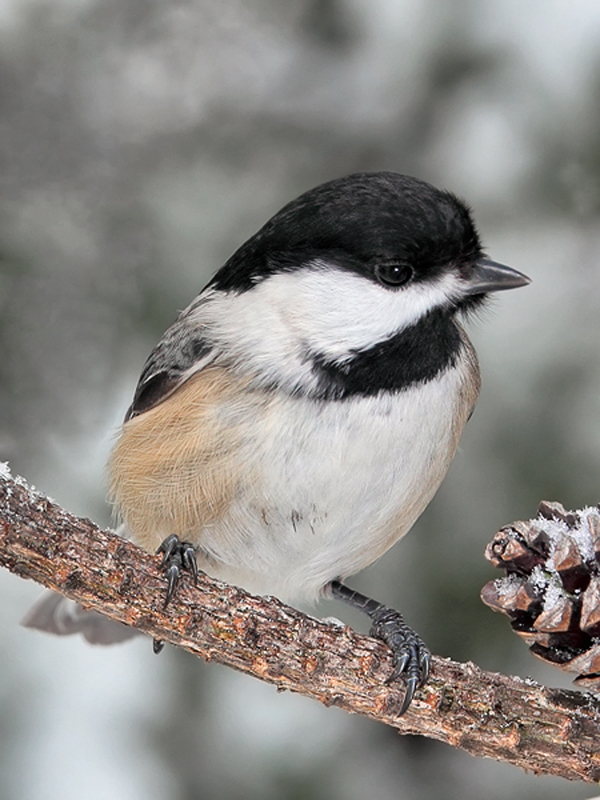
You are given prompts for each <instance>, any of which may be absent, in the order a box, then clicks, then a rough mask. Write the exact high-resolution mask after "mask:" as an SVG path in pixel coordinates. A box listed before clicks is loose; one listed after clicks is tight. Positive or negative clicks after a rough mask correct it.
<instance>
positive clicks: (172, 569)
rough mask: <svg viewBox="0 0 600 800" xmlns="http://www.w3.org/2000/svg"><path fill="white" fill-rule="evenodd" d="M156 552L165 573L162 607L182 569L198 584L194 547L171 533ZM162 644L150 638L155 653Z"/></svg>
mask: <svg viewBox="0 0 600 800" xmlns="http://www.w3.org/2000/svg"><path fill="white" fill-rule="evenodd" d="M156 552H157V553H162V554H163V559H162V562H161V565H160V569H161V570H162V572H166V573H167V593H166V595H165V602H164V605H163V608H166V607H167V606H168V605H169V602H170V600H171V598H172V597H173V595H174V594H175V590H176V589H177V584H178V583H179V579H180V578H181V573H182V571H183V570H187V571H188V572H191V573H192V575H193V577H194V585H197V584H198V564H197V562H196V548H195V547H194V545H193V544H192V543H191V542H182V541H181V540H180V538H179V536H177V534H175V533H172V534H171V535H170V536H167V538H166V539H165V540H164V542H161V544H160V546H159V548H158V550H157V551H156ZM164 646H165V645H164V642H163V640H162V639H153V640H152V649H153V651H154V652H155V653H156V654H157V655H158V654H159V653H160V652H161V650H162V649H163V647H164Z"/></svg>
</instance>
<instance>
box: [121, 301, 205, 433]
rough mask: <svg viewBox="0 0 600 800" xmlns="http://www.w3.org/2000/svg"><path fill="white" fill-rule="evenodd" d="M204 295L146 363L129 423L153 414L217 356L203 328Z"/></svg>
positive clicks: (176, 322) (128, 414) (167, 331)
mask: <svg viewBox="0 0 600 800" xmlns="http://www.w3.org/2000/svg"><path fill="white" fill-rule="evenodd" d="M203 302H204V297H203V295H199V297H198V298H197V299H196V300H195V301H194V302H193V303H192V305H190V306H189V308H187V309H186V310H185V311H183V312H182V313H181V314H180V316H179V317H178V319H177V320H176V321H175V322H174V323H173V324H172V325H171V327H170V328H168V329H167V330H166V331H165V333H164V335H163V337H162V339H161V340H160V341H159V343H158V344H157V345H156V347H155V348H154V350H153V351H152V352H151V353H150V355H149V356H148V358H147V359H146V363H145V364H144V367H143V369H142V374H141V375H140V379H139V381H138V384H137V387H136V390H135V394H134V397H133V402H132V404H131V406H130V407H129V409H128V410H127V414H126V415H125V422H127V421H128V420H130V419H132V418H133V417H137V416H138V415H139V414H143V413H144V412H145V411H149V410H150V409H151V408H154V407H155V406H157V405H158V404H159V403H162V401H163V400H165V399H166V398H167V397H169V396H170V395H171V394H173V392H174V391H175V390H176V389H178V388H179V387H180V386H181V385H182V384H183V383H185V382H186V381H187V380H188V379H189V378H190V377H191V376H192V375H195V374H196V373H197V372H199V371H200V370H201V369H204V367H206V366H208V365H209V364H211V363H212V362H213V360H214V358H215V357H216V355H217V351H216V348H215V347H214V345H213V344H211V343H210V341H209V339H208V337H207V334H206V326H204V325H203V324H202V321H201V312H202V306H203Z"/></svg>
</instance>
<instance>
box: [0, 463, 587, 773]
mask: <svg viewBox="0 0 600 800" xmlns="http://www.w3.org/2000/svg"><path fill="white" fill-rule="evenodd" d="M158 563H159V562H158V558H157V557H155V556H152V555H149V554H148V553H146V552H144V551H143V550H140V549H139V548H138V547H136V546H135V545H133V544H132V543H131V542H128V541H125V540H124V539H122V538H121V537H119V536H117V535H115V534H114V533H113V532H111V531H107V530H100V529H99V528H97V527H96V526H95V525H94V524H93V523H92V522H90V520H88V519H80V518H78V517H75V516H73V515H72V514H69V513H68V512H66V511H65V510H63V509H62V508H60V507H59V506H57V505H56V504H54V503H53V502H51V501H50V500H49V499H47V498H45V497H43V496H41V495H39V494H37V493H36V492H33V491H31V490H30V489H28V488H27V486H26V485H25V484H24V483H23V482H22V481H20V480H17V481H13V480H11V479H10V478H9V477H8V476H6V475H2V473H0V564H2V565H3V566H5V567H6V568H7V569H9V570H11V571H12V572H14V573H16V574H17V575H20V576H21V577H23V578H31V579H32V580H35V581H37V582H38V583H41V584H43V585H44V586H47V587H49V588H51V589H55V590H57V591H59V592H61V593H62V594H64V595H66V596H68V597H70V598H72V599H74V600H78V601H79V602H80V603H82V604H83V605H84V606H85V607H88V608H94V609H96V610H97V611H101V612H102V613H104V614H106V615H107V616H109V617H111V618H113V619H115V620H120V621H121V622H124V623H126V624H128V625H133V626H135V627H136V628H139V629H140V630H142V631H144V632H146V633H148V634H149V635H151V636H155V637H158V638H160V639H163V640H165V641H166V642H169V643H171V644H173V645H177V646H179V647H185V648H186V649H187V650H189V651H190V652H192V653H194V654H196V655H198V656H200V657H201V658H204V659H206V660H208V661H210V660H214V661H218V662H220V663H222V664H226V665H227V666H230V667H233V668H234V669H238V670H240V671H242V672H247V673H249V674H251V675H254V676H255V677H257V678H260V679H261V680H265V681H268V682H270V683H273V684H275V685H276V686H277V687H278V689H281V690H285V689H289V690H290V691H294V692H299V693H300V694H304V695H307V696H308V697H313V698H314V699H315V700H319V701H320V702H321V703H324V704H325V705H327V706H330V705H335V706H338V707H340V708H344V709H345V710H346V711H349V712H353V713H356V714H363V715H364V716H367V717H371V718H372V719H376V720H379V721H380V722H384V723H386V724H387V725H391V726H393V727H395V728H397V729H398V731H399V732H401V733H416V734H421V735H423V736H430V737H432V738H435V739H439V740H440V741H442V742H447V743H448V744H450V745H453V746H454V747H460V748H463V749H464V750H466V751H467V752H469V753H471V754H473V755H477V756H487V757H490V758H495V759H498V760H501V761H508V762H510V763H511V764H515V765H517V766H520V767H522V768H523V769H526V770H530V771H533V772H536V773H545V774H552V775H560V776H562V777H564V778H568V779H571V780H583V781H590V782H593V781H598V780H600V713H599V712H600V701H599V700H598V699H597V698H595V697H594V696H593V695H590V694H582V693H579V692H573V691H563V690H556V689H548V688H545V687H543V686H540V685H538V684H536V683H534V682H532V681H524V680H521V679H519V678H514V677H507V676H504V675H499V674H494V673H489V672H484V671H483V670H481V669H479V668H478V667H477V666H475V665H474V664H471V663H468V664H458V663H455V662H452V661H450V660H447V659H442V658H434V659H433V670H432V676H431V679H430V681H429V683H428V684H427V686H426V687H424V688H423V689H421V690H420V691H419V692H418V693H417V697H416V699H415V700H414V702H413V704H412V706H411V708H410V709H409V711H408V712H407V714H406V716H404V717H401V718H398V717H397V716H396V714H395V712H396V710H397V709H398V708H399V706H400V703H401V700H402V696H403V690H402V684H401V683H396V684H394V685H392V686H387V685H386V684H385V679H386V677H387V676H388V675H389V673H390V669H391V655H390V653H389V651H388V649H387V648H386V646H385V645H383V644H381V643H380V642H377V641H376V640H374V639H371V638H369V637H367V636H363V635H360V634H357V633H355V632H354V631H352V630H351V629H349V628H347V627H342V626H335V625H333V624H330V623H326V622H322V621H320V620H317V619H313V618H312V617H309V616H306V615H305V614H302V613H300V612H298V611H295V610H294V609H292V608H289V607H288V606H285V605H283V604H282V603H280V602H278V601H277V600H274V599H265V598H259V597H254V596H252V595H249V594H248V593H246V592H244V591H242V590H241V589H237V588H235V587H233V586H228V585H226V584H223V583H220V582H218V581H215V580H212V579H210V578H208V577H206V576H204V575H201V576H200V580H199V585H198V587H197V588H195V587H194V586H192V585H190V581H186V580H184V581H183V582H182V585H181V587H180V589H179V590H178V592H177V595H176V597H175V598H174V600H173V601H172V603H171V605H170V606H169V607H168V609H167V610H166V611H165V610H164V609H163V607H162V605H163V598H164V592H165V578H164V576H163V575H162V574H161V573H160V572H159V571H158V569H157V566H158ZM148 657H149V658H150V657H151V656H150V654H149V656H148Z"/></svg>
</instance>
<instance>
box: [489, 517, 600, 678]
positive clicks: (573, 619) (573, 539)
mask: <svg viewBox="0 0 600 800" xmlns="http://www.w3.org/2000/svg"><path fill="white" fill-rule="evenodd" d="M485 556H486V558H487V559H488V561H491V563H492V564H493V565H494V566H495V567H500V568H502V569H505V570H506V576H505V577H504V578H499V579H497V580H495V581H490V583H488V584H486V585H485V586H484V587H483V589H482V591H481V599H482V600H483V602H484V603H485V604H486V605H488V606H489V607H490V608H492V609H493V610H494V611H501V612H502V613H503V614H506V615H507V616H508V617H510V620H511V626H512V629H513V630H514V631H515V633H517V634H518V635H519V636H521V638H523V639H524V640H525V642H526V643H527V644H528V645H529V648H530V650H531V652H532V653H533V654H534V655H536V656H538V658H541V659H542V660H543V661H546V662H548V663H550V664H553V665H555V666H557V667H560V668H561V669H564V670H566V671H568V672H574V673H576V674H577V678H575V681H574V682H575V683H576V684H577V685H578V686H581V687H584V688H589V689H596V690H597V691H600V511H599V508H598V507H596V508H585V509H583V510H582V511H576V512H567V511H565V509H564V508H563V507H562V506H561V504H560V503H547V502H543V503H540V506H539V508H538V516H537V517H536V519H533V520H530V521H529V522H515V523H513V524H512V525H507V526H506V527H504V528H502V529H501V530H500V531H498V533H497V534H496V535H495V536H494V538H493V540H492V541H491V542H490V543H489V544H488V546H487V548H486V551H485Z"/></svg>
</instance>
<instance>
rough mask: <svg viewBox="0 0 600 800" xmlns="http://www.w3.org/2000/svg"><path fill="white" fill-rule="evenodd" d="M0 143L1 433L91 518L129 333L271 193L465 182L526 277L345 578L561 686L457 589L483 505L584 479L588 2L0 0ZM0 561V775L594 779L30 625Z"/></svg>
mask: <svg viewBox="0 0 600 800" xmlns="http://www.w3.org/2000/svg"><path fill="white" fill-rule="evenodd" d="M0 161H1V169H0V460H9V461H10V463H11V467H12V469H13V472H15V473H20V474H23V475H24V476H26V477H27V479H28V480H29V481H30V482H31V483H33V484H35V485H36V486H37V487H38V488H39V489H40V490H42V491H44V492H47V493H49V494H50V495H51V496H52V497H54V498H55V499H56V500H57V501H59V502H61V503H62V504H64V505H65V506H67V507H68V508H69V509H70V510H72V511H74V512H76V513H79V514H83V515H86V516H89V517H92V518H93V519H94V520H96V521H97V522H98V523H100V524H103V525H105V524H109V522H110V511H109V509H108V508H107V506H106V503H105V500H104V495H105V484H104V474H103V469H104V462H105V459H106V455H107V453H108V450H109V448H110V444H111V441H112V438H113V436H114V432H115V429H116V427H117V426H118V424H119V423H120V421H121V419H122V416H123V413H124V411H125V409H126V407H127V405H128V404H129V402H130V398H131V394H132V391H133V388H134V385H135V383H136V380H137V376H138V374H139V370H140V368H141V365H142V363H143V361H144V359H145V357H146V355H147V354H148V352H149V351H150V349H151V348H152V346H153V345H154V344H155V342H156V341H157V339H158V338H159V336H160V334H161V333H162V331H163V330H164V329H165V328H166V326H167V325H168V324H169V323H170V322H171V321H172V320H173V318H174V316H175V315H176V312H177V310H178V309H181V308H183V307H184V306H185V305H187V303H188V302H189V301H190V300H191V299H192V298H193V296H194V295H195V294H196V293H197V292H198V290H199V289H200V288H201V287H202V286H203V284H204V283H205V281H206V280H207V279H208V277H209V276H210V274H211V273H212V272H213V271H214V270H215V269H216V268H218V267H219V266H220V265H221V264H222V263H223V261H224V260H225V259H226V258H227V256H228V255H229V254H230V253H231V252H232V251H233V250H234V249H235V248H236V247H237V246H238V245H239V244H241V243H242V242H243V241H244V240H245V239H246V238H247V237H248V236H249V235H250V234H252V233H253V232H254V231H255V230H256V229H257V228H258V227H259V226H260V225H261V224H262V223H263V222H264V221H265V220H266V219H267V218H268V217H269V216H270V215H271V214H272V213H274V212H275V211H277V210H278V208H279V207H280V206H281V205H282V204H283V203H284V202H287V201H288V200H289V199H291V198H293V197H294V196H296V195H297V194H298V193H300V192H301V191H303V190H305V189H307V188H309V187H311V186H313V185H316V184H317V183H320V182H322V181H324V180H327V179H329V178H333V177H336V176H339V175H342V174H344V173H348V172H352V171H357V170H377V169H392V170H397V171H400V172H407V173H410V174H414V175H417V176H419V177H421V178H423V179H426V180H429V181H431V182H432V183H434V184H436V185H438V186H440V187H442V188H446V189H450V190H452V191H454V192H456V193H457V194H459V195H462V196H463V197H465V198H466V199H467V201H468V202H469V203H470V205H471V206H472V207H473V209H474V213H475V216H476V219H477V221H478V224H479V228H480V230H481V233H482V236H483V239H484V241H485V243H486V245H487V247H488V252H489V254H490V255H491V256H492V257H493V258H495V259H497V260H499V261H503V262H505V263H507V264H510V265H512V266H514V267H516V268H517V269H519V270H522V271H524V272H526V273H527V274H529V275H530V276H531V277H532V278H533V280H534V282H533V284H532V286H531V287H529V288H527V289H522V290H519V291H516V292H511V293H507V294H503V295H501V296H498V297H497V298H496V299H495V301H494V303H493V306H492V309H491V310H490V311H488V312H487V313H485V314H484V316H483V318H482V319H481V320H479V321H475V322H474V323H472V324H471V326H470V331H471V335H472V338H473V340H474V342H475V343H476V346H477V349H478V352H479V355H480V360H481V363H482V372H483V380H484V385H483V391H482V395H481V398H480V401H479V405H478V407H477V411H476V413H475V416H474V418H473V420H472V421H471V423H470V424H469V426H468V430H467V432H466V433H465V435H464V437H463V440H462V444H461V450H460V452H459V454H458V456H457V458H456V460H455V462H454V464H453V466H452V468H451V470H450V473H449V475H448V478H447V480H446V482H445V483H444V485H443V487H442V489H441V490H440V492H439V493H438V496H437V497H436V499H435V500H434V502H433V503H432V505H431V506H430V508H429V509H428V511H427V512H426V514H425V515H424V516H423V517H422V519H421V520H420V521H419V523H418V525H417V526H416V528H415V530H414V531H413V532H412V533H411V535H410V536H409V537H408V538H407V539H406V540H404V541H403V542H402V543H401V544H400V545H399V546H397V547H396V548H394V550H392V551H391V552H390V553H388V554H387V555H386V556H385V557H384V558H383V559H382V560H381V561H380V562H379V563H378V564H376V565H374V566H372V567H371V568H370V569H368V570H366V571H365V573H363V574H362V575H361V576H358V577H357V578H356V579H354V580H353V585H355V586H356V587H357V588H360V589H363V590H365V591H367V592H371V593H373V594H376V596H377V597H378V598H380V599H382V600H384V601H385V602H388V603H390V604H392V605H396V606H397V607H398V608H400V609H402V610H403V611H404V612H405V613H406V616H407V617H408V619H409V621H410V622H411V623H412V624H413V625H414V626H415V627H416V628H417V630H419V632H420V633H421V634H422V635H423V636H424V638H425V639H426V641H427V642H428V644H429V645H430V646H431V648H432V650H433V651H434V652H436V653H439V654H442V655H448V656H452V657H453V658H457V659H463V660H466V659H471V660H473V661H475V662H477V663H478V664H480V665H481V666H482V667H485V668H488V669H493V670H501V671H505V672H508V673H513V674H519V675H522V676H525V675H530V676H532V677H534V678H536V679H537V680H541V681H543V682H546V683H549V684H552V685H555V686H557V685H558V686H568V685H569V679H568V677H563V676H562V674H561V673H559V672H557V671H555V670H552V669H550V668H547V667H545V666H544V665H542V664H541V663H539V662H537V661H536V660H535V659H534V658H533V657H532V656H530V655H529V653H528V651H527V649H526V647H525V646H524V645H523V644H522V643H521V642H519V641H518V640H517V637H515V636H514V635H513V634H512V633H511V631H510V629H509V625H508V623H507V621H506V620H505V619H504V618H502V617H500V616H498V615H494V614H492V612H490V611H489V610H488V609H487V608H485V607H484V606H483V605H482V604H481V602H480V600H479V591H480V588H481V586H482V585H483V584H484V583H485V582H486V581H487V580H489V579H490V578H492V577H494V572H493V570H492V569H491V567H489V565H488V564H487V563H486V562H485V560H484V558H483V550H484V547H485V544H486V543H487V541H488V540H489V539H490V538H491V537H492V535H493V534H494V532H495V531H496V530H497V529H498V527H500V526H501V525H503V524H505V523H508V522H510V521H512V520H514V519H518V518H525V519H526V518H529V517H530V516H532V515H533V514H534V513H535V509H536V507H537V503H538V501H539V500H540V499H548V500H560V501H561V502H562V503H563V504H564V505H565V506H566V507H567V508H576V507H581V506H584V505H589V504H594V503H597V502H598V501H600V485H599V484H600V481H599V478H600V336H599V334H600V313H599V307H600V227H599V221H600V3H597V2H594V1H593V0H589V2H584V1H583V0H572V1H571V2H566V0H528V2H527V3H523V2H519V1H518V0H503V2H502V3H498V2H494V0H455V1H454V2H452V3H450V2H441V0H297V2H295V3H282V2H281V0H247V1H246V2H244V0H226V1H225V0H220V1H219V0H210V1H209V0H169V1H168V2H167V1H166V0H0ZM0 592H1V593H2V601H3V602H2V609H1V613H0V636H1V638H2V642H3V659H2V661H3V667H2V670H1V673H0V797H2V798H3V800H40V799H41V798H43V800H55V798H56V799H58V798H60V800H80V798H82V797H84V798H86V800H108V798H111V800H114V798H118V800H142V798H143V800H159V799H161V798H167V797H168V798H172V799H173V800H200V799H201V798H202V799H204V798H207V799H208V800H213V799H214V800H217V799H218V800H229V799H231V800H237V798H244V799H245V800H246V799H248V800H254V798H256V800H259V798H260V800H263V799H264V800H270V799H271V798H273V800H325V798H326V799H327V800H364V798H365V797H369V798H372V800H388V798H389V800H392V799H393V800H429V798H432V797H436V798H437V797H440V798H442V797H443V798H445V800H446V799H447V800H454V799H455V798H456V799H458V798H460V800H479V799H480V798H481V797H486V798H488V800H500V798H504V797H506V796H512V797H516V798H519V800H541V798H544V799H545V800H553V799H554V798H556V800H559V798H560V800H584V798H589V797H592V796H593V795H594V794H595V791H594V788H593V787H589V786H585V785H583V784H570V783H567V782H565V781H563V780H560V779H552V778H536V777H534V776H532V775H525V774H523V773H522V772H520V771H518V770H517V769H515V768H512V767H509V766H506V765H499V764H496V763H494V762H491V761H483V760H477V759H474V758H471V757H470V756H467V755H466V754H464V753H460V752H456V751H454V750H452V749H451V748H449V747H446V746H444V745H441V744H439V743H436V742H431V741H427V740H424V739H420V738H416V737H399V736H398V735H396V734H395V733H394V732H393V731H391V730H390V729H388V728H386V727H384V726H381V725H376V724H374V723H372V722H370V721H368V720H365V719H359V718H354V717H351V716H349V715H346V714H344V713H343V712H341V711H338V710H335V709H325V708H321V707H320V706H318V705H317V704H315V703H313V702H311V701H309V700H306V699H303V698H299V697H294V696H290V695H286V694H284V695H278V694H276V692H275V690H274V689H273V688H272V687H269V686H266V685H263V684H261V683H259V682H257V681H254V680H252V679H250V678H247V677H244V676H241V675H238V674H235V673H233V672H231V671H228V670H226V669H225V668H222V667H219V666H216V665H206V664H203V663H202V662H200V661H198V660H196V659H194V658H192V657H191V656H189V655H187V654H186V653H184V652H178V651H176V650H174V649H173V648H167V649H166V650H165V652H164V653H163V655H161V656H160V657H159V658H156V657H155V656H154V655H153V654H152V651H151V644H150V642H149V641H146V640H140V641H135V642H133V643H130V644H128V645H123V646H121V647H114V648H111V649H94V648H91V647H89V646H87V645H85V643H83V642H81V641H79V640H71V639H65V640H59V639H54V638H51V637H47V636H43V635H41V634H35V633H33V632H31V631H26V630H24V629H22V628H20V627H19V626H18V621H19V619H20V618H21V616H22V615H23V614H24V612H25V610H26V609H27V607H28V606H29V604H30V602H31V601H32V600H33V599H35V598H36V597H37V595H38V594H39V588H38V587H36V586H35V585H33V584H30V583H26V582H24V581H20V580H18V579H17V578H15V577H14V576H12V575H9V574H8V573H4V572H3V573H1V574H0ZM318 611H319V613H322V614H323V615H330V614H336V615H339V616H341V617H343V618H344V619H345V620H346V621H348V622H351V623H354V624H355V625H356V626H357V627H359V628H360V629H362V630H364V629H365V623H364V620H362V619H360V617H357V616H353V615H352V614H351V613H350V612H347V611H346V610H345V609H343V608H342V607H340V606H339V605H338V604H334V603H322V605H321V607H320V608H319V609H318Z"/></svg>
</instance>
